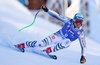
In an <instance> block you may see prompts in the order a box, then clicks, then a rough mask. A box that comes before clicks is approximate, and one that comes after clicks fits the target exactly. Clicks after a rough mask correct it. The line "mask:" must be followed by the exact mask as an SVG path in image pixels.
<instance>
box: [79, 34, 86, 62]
mask: <svg viewBox="0 0 100 65" xmlns="http://www.w3.org/2000/svg"><path fill="white" fill-rule="evenodd" d="M79 41H80V46H81V59H80V62H81V63H85V62H86V59H85V56H86V48H87V47H86V42H85V37H84V34H83V33H82V34H81V35H80V36H79Z"/></svg>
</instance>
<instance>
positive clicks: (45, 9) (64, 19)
mask: <svg viewBox="0 0 100 65" xmlns="http://www.w3.org/2000/svg"><path fill="white" fill-rule="evenodd" d="M42 9H43V10H44V11H45V12H48V14H49V15H51V16H52V17H54V18H56V19H58V20H60V21H62V22H63V23H66V21H69V20H70V18H68V17H63V16H61V15H59V14H58V13H56V12H55V11H52V10H49V9H48V8H47V7H46V6H42Z"/></svg>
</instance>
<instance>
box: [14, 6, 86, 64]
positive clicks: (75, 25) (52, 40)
mask: <svg viewBox="0 0 100 65" xmlns="http://www.w3.org/2000/svg"><path fill="white" fill-rule="evenodd" d="M42 10H44V12H47V13H48V14H49V15H51V16H52V17H54V18H56V19H58V20H60V21H61V22H63V23H64V26H63V27H62V29H60V30H59V31H57V32H56V33H53V34H52V35H50V36H48V37H46V38H44V39H43V40H41V41H26V42H25V43H21V44H17V45H16V46H17V47H18V48H20V49H21V50H22V51H23V52H24V51H25V50H24V48H25V47H33V48H34V47H45V46H47V45H50V44H55V46H53V47H48V48H47V49H45V50H43V51H44V52H46V53H47V54H49V53H51V52H56V51H58V50H60V49H63V48H68V47H69V46H70V44H71V42H73V41H75V40H76V39H79V41H80V46H81V51H82V52H81V59H80V63H85V62H86V59H85V56H86V43H85V38H84V33H83V29H82V23H83V20H84V17H83V15H82V14H81V13H76V14H75V15H74V17H73V19H71V18H68V17H63V16H61V15H59V14H57V13H56V12H54V11H52V10H49V9H48V8H47V7H46V6H42Z"/></svg>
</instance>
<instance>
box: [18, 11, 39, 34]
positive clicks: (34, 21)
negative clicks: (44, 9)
mask: <svg viewBox="0 0 100 65" xmlns="http://www.w3.org/2000/svg"><path fill="white" fill-rule="evenodd" d="M40 11H41V9H39V10H38V12H37V13H36V14H35V17H34V20H33V22H32V23H31V24H30V25H28V26H25V27H23V28H21V29H19V30H18V31H19V32H20V31H22V30H24V29H26V28H28V27H30V26H32V25H33V24H34V22H35V20H36V17H37V15H38V13H39V12H40Z"/></svg>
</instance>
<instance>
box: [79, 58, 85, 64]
mask: <svg viewBox="0 0 100 65" xmlns="http://www.w3.org/2000/svg"><path fill="white" fill-rule="evenodd" d="M85 62H86V59H85V57H84V56H81V59H80V63H81V64H83V63H85Z"/></svg>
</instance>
